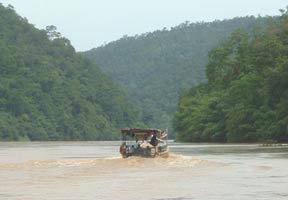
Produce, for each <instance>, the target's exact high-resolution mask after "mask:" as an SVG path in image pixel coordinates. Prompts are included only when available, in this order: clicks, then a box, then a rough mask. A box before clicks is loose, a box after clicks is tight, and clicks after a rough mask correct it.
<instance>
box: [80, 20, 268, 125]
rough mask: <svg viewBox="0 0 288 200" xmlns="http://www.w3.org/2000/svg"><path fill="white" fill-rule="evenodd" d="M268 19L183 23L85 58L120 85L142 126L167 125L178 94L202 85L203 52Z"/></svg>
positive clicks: (126, 39)
mask: <svg viewBox="0 0 288 200" xmlns="http://www.w3.org/2000/svg"><path fill="white" fill-rule="evenodd" d="M271 20H273V18H270V17H267V18H261V17H259V18H255V17H243V18H234V19H231V20H224V21H214V22H210V23H204V22H199V23H188V22H186V23H183V24H181V25H179V26H177V27H174V28H172V29H171V30H166V29H163V30H161V31H155V32H152V33H145V34H142V35H136V36H134V37H127V36H125V37H123V38H121V39H120V40H117V41H115V42H111V43H109V44H107V45H105V46H102V47H99V48H95V49H92V50H90V51H87V52H84V55H85V56H87V57H88V58H90V59H91V60H93V61H96V63H97V64H98V65H99V67H100V68H101V69H102V70H103V71H104V72H106V73H107V74H108V75H109V76H111V77H112V78H113V79H114V80H115V81H116V82H118V83H119V84H121V85H122V86H123V87H124V88H125V89H126V90H127V92H128V95H129V100H130V101H131V102H132V103H133V104H135V105H136V106H137V107H138V108H139V109H140V112H141V117H142V119H143V121H144V123H146V124H148V125H150V126H155V127H159V128H165V127H170V128H171V119H172V116H173V113H174V112H175V111H176V109H177V102H178V99H179V96H180V94H181V93H182V92H183V91H184V90H185V89H188V88H190V87H191V86H195V85H197V84H199V83H203V82H206V76H205V67H206V65H207V62H208V52H209V51H210V50H211V49H212V48H214V47H216V46H217V45H218V44H219V43H220V42H221V41H223V40H224V39H226V38H227V37H228V36H229V35H230V34H231V32H233V31H235V30H236V29H244V30H247V31H249V32H252V31H253V30H254V29H255V28H256V27H258V26H263V25H266V24H267V23H268V21H271Z"/></svg>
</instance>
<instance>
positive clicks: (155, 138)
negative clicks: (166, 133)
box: [150, 133, 163, 147]
mask: <svg viewBox="0 0 288 200" xmlns="http://www.w3.org/2000/svg"><path fill="white" fill-rule="evenodd" d="M159 142H163V140H161V139H159V138H157V136H156V134H155V133H154V134H153V136H152V138H151V140H150V144H151V145H152V146H154V147H156V146H157V144H159Z"/></svg>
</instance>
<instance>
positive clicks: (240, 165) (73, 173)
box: [0, 142, 288, 200]
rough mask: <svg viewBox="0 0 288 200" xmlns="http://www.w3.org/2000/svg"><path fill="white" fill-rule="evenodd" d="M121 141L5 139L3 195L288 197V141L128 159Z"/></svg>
mask: <svg viewBox="0 0 288 200" xmlns="http://www.w3.org/2000/svg"><path fill="white" fill-rule="evenodd" d="M118 149H119V142H44V143H40V142H39V143H0V179H1V182H2V183H5V184H1V186H0V199H1V200H2V199H3V200H6V199H7V200H8V199H9V200H16V199H25V200H26V199H28V200H34V199H35V200H36V199H37V200H39V199H63V200H67V199H75V200H76V199H77V200H78V199H88V200H90V199H91V200H92V199H93V200H94V199H125V200H127V199H143V200H144V199H155V200H164V199H170V200H172V199H173V200H180V199H181V200H182V199H213V200H214V199H224V200H228V199H229V200H231V199H241V200H248V199H249V200H250V199H280V200H281V199H283V200H284V199H288V190H287V188H288V170H287V166H288V165H287V164H288V159H287V150H288V147H287V146H279V147H259V146H258V145H207V144H201V145H199V144H197V145H195V144H181V143H171V144H170V152H171V153H170V156H169V158H166V159H164V158H155V159H153V158H137V157H130V158H128V159H122V158H121V157H120V156H119V153H118Z"/></svg>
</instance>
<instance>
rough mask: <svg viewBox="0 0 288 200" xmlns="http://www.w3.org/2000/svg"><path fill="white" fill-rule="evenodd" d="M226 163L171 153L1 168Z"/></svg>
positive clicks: (29, 163) (115, 166)
mask: <svg viewBox="0 0 288 200" xmlns="http://www.w3.org/2000/svg"><path fill="white" fill-rule="evenodd" d="M224 165H225V164H224V163H220V162H215V161H208V160H202V159H199V158H196V157H191V156H183V155H178V154H172V153H170V154H169V157H168V158H161V157H156V158H142V157H129V158H126V159H123V158H122V157H107V158H89V159H87V158H83V159H81V158H77V159H60V160H31V161H26V162H22V163H8V164H0V169H10V170H11V169H21V168H23V169H24V168H29V169H31V168H77V167H95V168H101V169H111V168H117V169H133V168H137V169H139V168H146V169H147V168H161V169H165V168H195V167H221V166H224Z"/></svg>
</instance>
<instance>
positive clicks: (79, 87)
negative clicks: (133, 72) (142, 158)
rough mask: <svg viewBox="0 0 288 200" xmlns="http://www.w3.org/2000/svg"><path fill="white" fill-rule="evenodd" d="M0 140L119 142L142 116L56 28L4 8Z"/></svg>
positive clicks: (0, 34) (0, 16)
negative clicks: (40, 26) (33, 22)
mask: <svg viewBox="0 0 288 200" xmlns="http://www.w3.org/2000/svg"><path fill="white" fill-rule="evenodd" d="M0 73H1V78H0V140H1V141H7V140H97V139H113V138H116V137H117V135H116V129H117V128H120V127H126V126H128V127H129V126H134V125H135V123H136V122H137V116H136V114H135V112H134V110H133V109H132V108H131V105H129V104H128V103H127V101H126V99H127V98H126V96H125V95H124V92H123V91H122V89H120V88H119V87H118V86H117V85H116V84H114V83H113V82H112V81H111V80H110V79H109V78H107V76H105V75H104V74H103V73H102V72H101V70H100V69H98V67H97V66H95V65H94V64H93V63H92V62H91V61H89V60H87V59H86V58H83V57H82V56H81V55H79V54H77V53H76V52H75V50H74V48H73V47H72V46H71V44H70V42H69V40H68V39H66V38H63V37H61V35H60V33H58V32H57V31H56V29H55V27H54V26H49V27H47V30H38V29H36V28H35V27H34V26H33V25H31V24H29V23H28V22H27V20H26V19H25V18H22V17H20V16H18V15H17V14H16V13H15V11H14V9H13V7H12V6H8V7H4V6H2V5H1V4H0Z"/></svg>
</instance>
